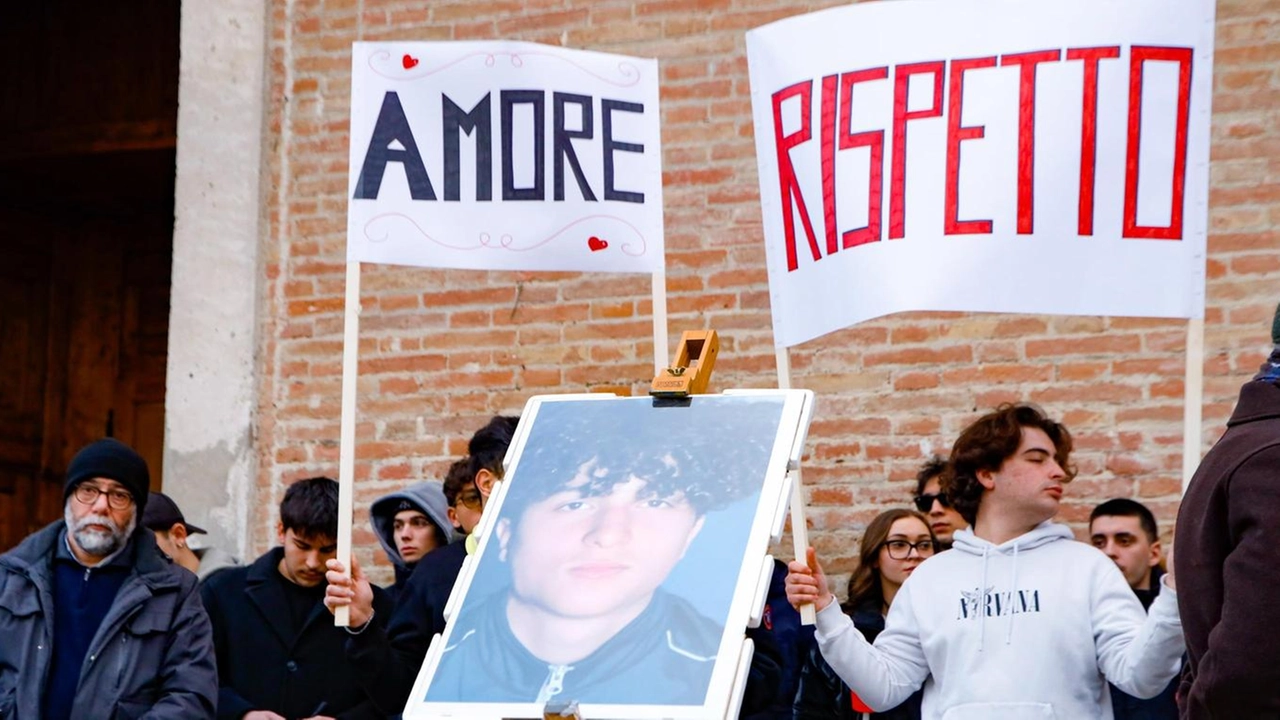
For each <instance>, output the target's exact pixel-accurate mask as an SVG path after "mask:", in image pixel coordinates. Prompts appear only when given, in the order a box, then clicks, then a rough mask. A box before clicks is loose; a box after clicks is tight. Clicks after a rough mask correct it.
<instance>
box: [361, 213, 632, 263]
mask: <svg viewBox="0 0 1280 720" xmlns="http://www.w3.org/2000/svg"><path fill="white" fill-rule="evenodd" d="M592 220H604V221H609V222H611V223H616V224H617V225H619V226H620V227H619V228H618V232H625V231H628V230H629V231H630V235H631V236H632V238H631V239H628V240H625V241H623V242H621V243H619V244H618V245H617V247H618V250H619V251H620V252H622V254H624V255H629V256H631V257H640V256H642V255H644V254H645V253H646V252H648V248H649V244H648V242H647V241H646V240H645V237H644V233H642V232H640V230H639V229H638V228H636V226H635V225H632V224H631V223H629V222H627V221H626V220H623V219H622V218H620V217H617V216H615V215H586V216H583V217H580V218H578V219H577V220H574V221H573V222H571V223H569V224H568V225H565V226H564V227H562V228H560V229H558V230H555V231H554V232H552V233H550V234H548V235H547V236H546V237H543V238H541V239H538V240H534V241H532V242H529V243H527V244H526V243H517V239H516V238H515V237H514V236H513V235H511V233H501V234H499V235H497V236H496V237H495V236H494V234H493V233H490V232H484V231H482V232H480V233H477V234H476V236H475V240H474V241H473V242H446V241H444V240H441V239H439V238H437V237H435V236H433V235H432V234H431V233H428V232H427V231H426V230H423V229H422V226H421V225H419V224H418V223H417V221H415V220H414V219H413V218H411V217H409V216H408V215H405V214H404V213H383V214H381V215H376V216H374V217H372V218H370V219H369V221H368V222H366V223H365V224H364V236H365V238H366V239H367V240H368V241H369V242H371V243H384V242H387V241H389V240H391V239H392V234H393V228H391V227H388V225H391V224H394V223H395V222H399V221H403V222H404V223H407V224H408V225H410V226H412V227H413V229H414V230H416V231H417V233H418V235H420V236H422V237H423V238H425V239H426V240H428V241H430V242H432V243H434V244H436V245H437V246H439V247H442V248H446V249H449V250H459V251H475V250H484V249H490V250H505V251H507V252H515V253H525V252H530V251H532V250H537V249H538V248H540V247H543V246H545V245H547V244H548V243H551V242H552V241H554V240H557V239H564V240H572V239H575V237H576V236H572V235H569V234H568V233H569V231H570V230H572V229H573V228H574V227H577V226H578V225H581V224H582V223H585V222H589V221H592ZM375 226H376V227H375Z"/></svg>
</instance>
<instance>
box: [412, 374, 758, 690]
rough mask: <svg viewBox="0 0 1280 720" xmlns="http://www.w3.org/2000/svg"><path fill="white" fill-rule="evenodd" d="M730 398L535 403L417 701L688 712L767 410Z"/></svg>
mask: <svg viewBox="0 0 1280 720" xmlns="http://www.w3.org/2000/svg"><path fill="white" fill-rule="evenodd" d="M736 400H737V401H736V402H723V398H710V397H708V398H705V399H704V398H699V399H697V401H695V402H693V403H692V405H691V406H689V407H673V408H657V407H654V406H653V404H652V403H651V402H649V401H647V400H645V401H639V402H629V401H628V402H608V401H577V402H555V403H545V404H543V405H542V406H541V408H540V409H539V411H538V415H537V416H536V418H535V420H534V424H533V426H532V428H531V429H530V436H529V439H528V441H527V443H526V444H525V447H524V449H523V452H522V455H521V457H520V458H518V459H517V461H516V465H515V467H514V468H513V469H512V471H511V473H512V474H511V477H510V478H509V479H508V483H509V487H508V488H507V490H506V496H505V499H504V500H503V501H502V505H501V506H500V508H499V512H498V515H497V517H496V520H495V524H494V527H493V533H492V535H491V536H490V537H489V539H488V541H487V544H486V545H485V548H484V550H483V555H482V558H481V563H480V565H479V568H478V570H477V572H476V575H475V577H474V579H473V581H472V583H471V585H470V587H469V589H468V591H467V596H466V598H465V600H464V604H463V605H462V608H461V610H460V612H459V615H458V617H457V619H456V622H453V623H451V625H450V633H449V635H448V636H446V638H445V641H446V643H447V644H446V646H445V650H444V654H443V656H442V657H441V661H440V665H439V667H438V669H437V671H436V674H435V676H434V677H433V678H432V681H431V685H430V688H429V690H428V691H427V695H426V700H427V701H428V702H437V701H438V702H509V703H510V702H533V703H539V704H544V703H546V702H549V701H553V700H559V701H572V700H576V701H578V702H582V703H610V704H644V705H666V704H671V705H699V704H702V703H703V702H704V700H705V697H706V694H707V690H708V687H709V682H710V677H711V673H712V669H713V668H714V665H715V660H716V658H717V654H718V652H719V649H720V646H721V642H722V639H723V636H724V635H725V632H726V630H725V618H726V616H727V614H728V605H729V602H730V601H731V600H732V593H733V587H734V585H735V584H736V582H737V577H738V572H739V569H740V567H741V564H742V552H743V546H744V544H745V542H746V537H747V535H748V532H749V530H750V527H751V522H752V520H753V518H754V516H755V513H756V510H757V504H758V498H759V494H760V491H761V488H762V486H763V484H764V479H765V474H766V469H767V466H768V461H769V458H770V455H771V453H772V451H773V443H774V438H775V436H776V435H777V427H778V423H779V420H780V415H781V408H782V403H781V401H779V400H777V399H770V400H768V401H765V400H762V401H760V402H747V403H744V402H743V399H741V398H738V399H736ZM718 401H719V402H718ZM695 548H697V549H698V551H697V552H695V551H694V550H695ZM682 565H683V566H682ZM737 637H738V638H739V639H738V642H740V641H741V640H740V638H741V630H739V632H738V635H737Z"/></svg>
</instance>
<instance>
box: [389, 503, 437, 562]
mask: <svg viewBox="0 0 1280 720" xmlns="http://www.w3.org/2000/svg"><path fill="white" fill-rule="evenodd" d="M392 534H393V535H394V537H395V539H396V550H397V551H398V552H399V553H400V559H401V560H404V561H405V562H407V563H416V562H418V561H419V560H421V559H422V556H423V555H426V554H427V553H429V552H431V551H432V550H435V549H436V531H435V525H433V524H432V523H431V519H430V518H428V517H427V515H426V513H424V512H422V511H421V510H401V511H400V512H398V513H396V516H395V518H394V519H392Z"/></svg>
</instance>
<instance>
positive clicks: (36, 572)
mask: <svg viewBox="0 0 1280 720" xmlns="http://www.w3.org/2000/svg"><path fill="white" fill-rule="evenodd" d="M65 529H66V523H65V522H64V521H62V520H56V521H54V522H52V523H50V524H48V525H46V526H45V527H44V528H42V529H40V530H37V531H36V532H34V533H32V534H31V535H29V536H27V538H26V539H24V540H23V541H22V542H21V543H19V544H18V546H17V547H15V548H14V549H12V550H10V551H9V552H7V553H5V554H4V555H0V567H7V568H9V569H12V570H14V571H17V572H20V573H22V574H24V575H26V576H27V577H30V578H32V579H33V580H36V579H39V580H43V581H47V580H48V579H49V578H50V577H51V576H52V573H53V561H54V557H55V555H57V549H58V545H57V544H58V542H59V539H60V538H61V537H62V532H63V530H65ZM129 545H130V546H132V549H131V548H130V547H128V546H126V548H125V550H124V552H125V553H129V552H133V572H134V574H135V575H137V576H138V579H139V580H141V581H142V582H143V583H144V584H145V585H146V586H147V587H149V588H151V589H152V590H161V589H166V588H176V587H178V586H179V584H180V582H181V576H180V575H179V574H178V573H175V572H173V561H172V560H170V559H169V558H167V557H165V556H164V554H162V553H161V552H160V548H159V547H157V546H156V536H155V535H154V534H153V533H152V531H151V530H148V529H147V528H144V527H139V528H137V529H136V530H134V531H133V535H131V536H130V537H129Z"/></svg>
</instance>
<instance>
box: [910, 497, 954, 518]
mask: <svg viewBox="0 0 1280 720" xmlns="http://www.w3.org/2000/svg"><path fill="white" fill-rule="evenodd" d="M934 500H937V501H938V502H940V503H942V507H944V508H949V507H951V501H950V500H948V499H947V496H946V495H943V494H942V493H932V494H931V493H923V494H920V495H917V496H916V497H915V503H916V509H917V510H919V511H920V512H922V513H927V512H929V511H930V510H932V509H933V501H934Z"/></svg>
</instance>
